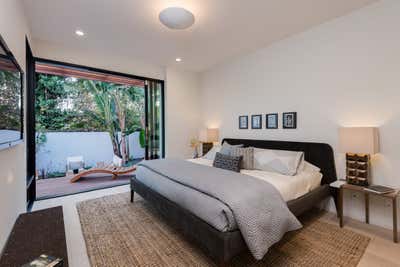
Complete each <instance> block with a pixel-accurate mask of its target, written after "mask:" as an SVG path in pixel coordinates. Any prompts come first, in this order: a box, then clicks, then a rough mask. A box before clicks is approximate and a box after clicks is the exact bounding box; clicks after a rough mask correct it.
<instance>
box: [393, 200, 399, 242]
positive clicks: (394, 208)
mask: <svg viewBox="0 0 400 267" xmlns="http://www.w3.org/2000/svg"><path fill="white" fill-rule="evenodd" d="M392 206H393V242H395V243H397V242H398V233H397V198H396V197H395V198H393V205H392Z"/></svg>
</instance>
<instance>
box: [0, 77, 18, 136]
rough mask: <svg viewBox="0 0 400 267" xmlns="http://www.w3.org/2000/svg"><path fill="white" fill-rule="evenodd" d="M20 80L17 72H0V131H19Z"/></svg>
mask: <svg viewBox="0 0 400 267" xmlns="http://www.w3.org/2000/svg"><path fill="white" fill-rule="evenodd" d="M20 90H21V78H20V74H19V72H15V71H7V70H0V118H1V119H0V129H1V130H14V131H20V129H21V107H20V97H21V92H20Z"/></svg>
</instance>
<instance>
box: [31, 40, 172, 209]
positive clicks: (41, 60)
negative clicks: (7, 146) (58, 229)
mask: <svg viewBox="0 0 400 267" xmlns="http://www.w3.org/2000/svg"><path fill="white" fill-rule="evenodd" d="M26 42H27V48H26V50H27V52H26V53H27V56H28V53H30V55H32V52H31V50H30V47H29V44H28V39H26ZM28 48H29V49H28ZM28 50H29V51H30V52H28ZM30 61H31V62H30V63H31V64H29V63H28V58H27V84H28V86H27V87H28V90H27V123H26V127H27V163H28V166H30V169H29V171H30V172H32V168H33V171H34V172H33V177H35V176H36V166H35V165H36V163H35V162H36V151H35V146H36V138H35V135H36V129H35V119H36V118H35V94H34V90H35V88H36V70H35V64H36V63H37V62H38V63H44V64H49V65H59V66H63V67H69V68H75V69H80V70H86V71H90V72H99V73H104V74H109V75H115V76H121V77H126V78H131V79H136V80H141V81H143V82H144V83H145V86H144V90H145V97H147V93H148V92H147V86H146V81H154V82H159V83H160V84H161V103H162V116H161V120H162V122H161V124H162V141H161V147H162V149H161V155H162V157H163V158H164V157H165V99H164V98H165V92H164V90H165V89H164V88H165V87H164V80H160V79H154V78H148V77H143V76H137V75H132V74H126V73H121V72H116V71H110V70H105V69H99V68H94V67H88V66H84V65H78V64H73V63H68V62H62V61H56V60H51V59H45V58H40V57H34V56H32V57H31V58H30ZM32 64H33V68H32ZM28 66H31V67H30V68H29V69H28ZM29 84H30V85H29ZM29 88H31V89H32V90H30V89H29ZM145 105H146V107H147V102H146V101H145ZM145 111H146V118H145V119H146V122H147V109H146V108H145ZM146 125H147V124H146ZM146 147H147V146H146ZM28 151H29V152H28ZM146 156H147V150H146ZM27 175H30V174H28V168H27ZM32 187H34V192H35V194H34V195H33V196H32V198H33V201H34V200H35V199H36V181H35V179H32ZM32 203H33V202H32ZM30 205H32V204H30Z"/></svg>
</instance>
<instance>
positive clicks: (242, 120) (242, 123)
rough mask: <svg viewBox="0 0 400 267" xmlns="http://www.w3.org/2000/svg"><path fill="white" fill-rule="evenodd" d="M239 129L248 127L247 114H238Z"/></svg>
mask: <svg viewBox="0 0 400 267" xmlns="http://www.w3.org/2000/svg"><path fill="white" fill-rule="evenodd" d="M239 129H249V116H247V115H242V116H239Z"/></svg>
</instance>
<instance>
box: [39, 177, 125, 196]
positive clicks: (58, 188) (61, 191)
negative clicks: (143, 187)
mask: <svg viewBox="0 0 400 267" xmlns="http://www.w3.org/2000/svg"><path fill="white" fill-rule="evenodd" d="M72 177H73V175H68V176H65V177H61V178H50V179H41V180H37V181H36V198H37V199H46V198H52V197H60V196H65V195H71V194H76V193H82V192H87V191H92V190H97V189H104V188H108V187H113V186H119V185H125V184H129V183H130V178H131V177H132V174H129V175H121V176H118V178H117V179H112V175H108V174H91V175H88V176H85V177H82V178H80V179H79V181H77V182H75V183H71V182H70V179H71V178H72Z"/></svg>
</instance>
